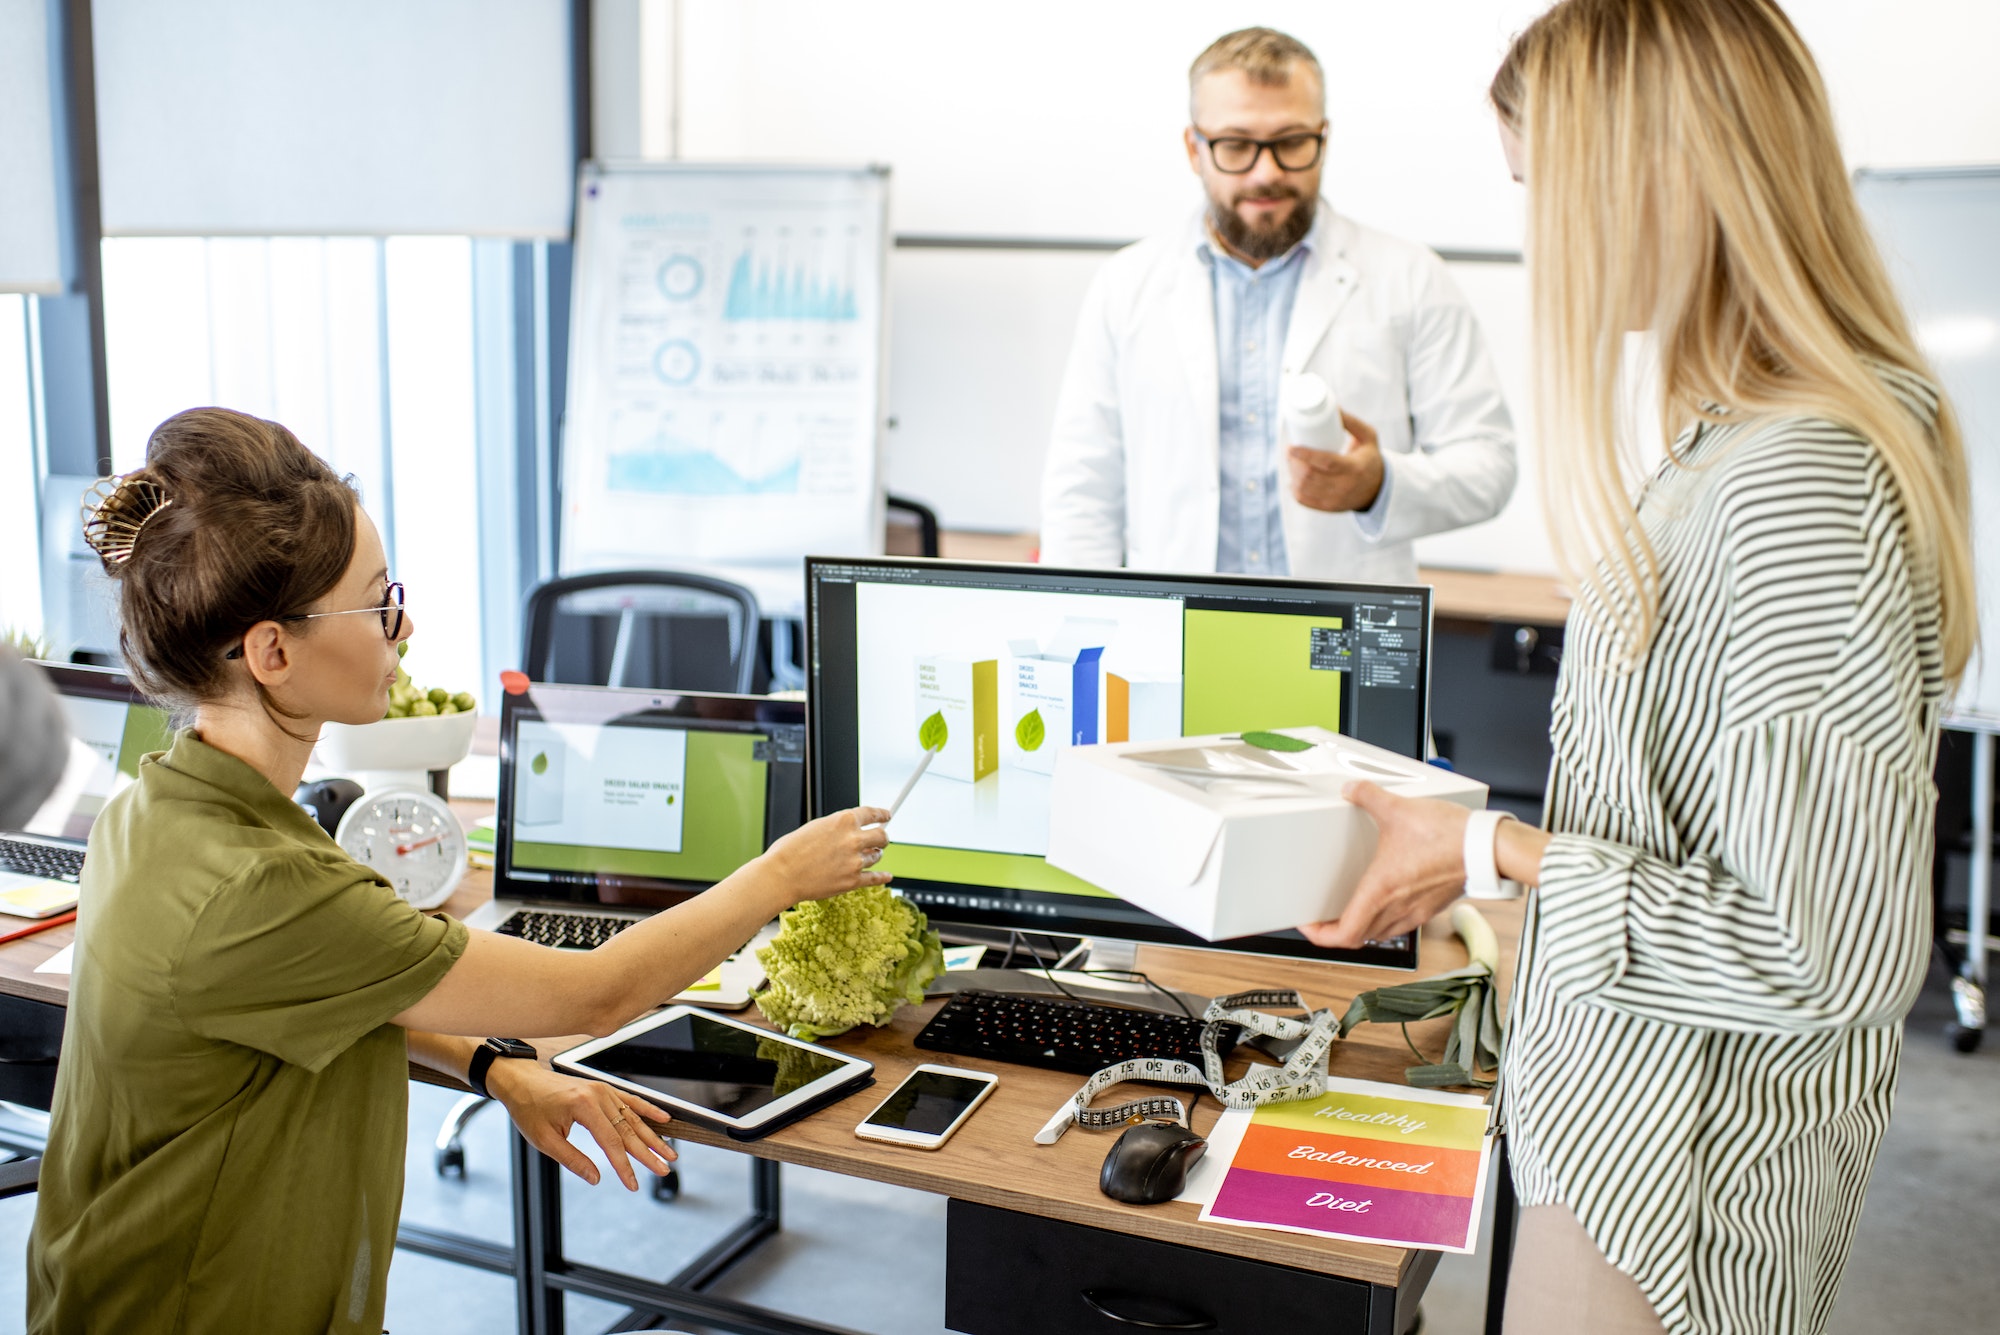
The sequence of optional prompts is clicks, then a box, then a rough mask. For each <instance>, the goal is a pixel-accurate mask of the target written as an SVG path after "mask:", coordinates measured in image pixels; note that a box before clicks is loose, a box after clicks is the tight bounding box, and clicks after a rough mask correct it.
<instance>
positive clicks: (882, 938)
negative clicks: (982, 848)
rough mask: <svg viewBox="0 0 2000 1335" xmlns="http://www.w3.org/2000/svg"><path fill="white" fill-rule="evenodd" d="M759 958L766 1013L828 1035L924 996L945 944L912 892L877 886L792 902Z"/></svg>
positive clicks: (797, 1029)
mask: <svg viewBox="0 0 2000 1335" xmlns="http://www.w3.org/2000/svg"><path fill="white" fill-rule="evenodd" d="M757 961H758V963H760V964H762V965H763V966H764V972H765V974H766V975H767V976H768V977H769V978H770V980H771V982H770V986H768V987H766V988H765V989H764V990H763V991H762V992H759V993H758V994H757V1008H758V1009H759V1010H761V1011H763V1012H764V1018H766V1019H767V1020H769V1021H770V1022H771V1023H772V1024H775V1025H781V1026H783V1028H784V1030H785V1032H786V1033H788V1034H790V1035H791V1036H792V1037H793V1038H805V1039H813V1038H826V1037H829V1036H831V1035H833V1034H844V1033H846V1032H847V1031H848V1030H849V1029H852V1028H853V1027H854V1026H855V1025H857V1024H883V1023H886V1022H887V1021H888V1019H889V1017H890V1016H891V1015H893V1014H895V1013H896V1008H897V1007H898V1006H900V1005H902V1004H903V1003H904V1002H906V1001H908V1002H917V1001H922V1000H923V999H924V988H926V987H927V986H929V985H930V981H931V979H933V978H935V977H937V976H938V974H940V973H942V972H943V971H944V946H943V943H941V942H940V941H939V940H938V934H937V933H936V932H934V931H932V930H931V929H930V923H929V921H928V920H927V919H926V918H925V917H924V915H923V914H922V913H921V912H920V911H919V910H918V909H917V908H916V907H915V906H914V905H912V904H911V903H910V902H909V901H908V900H907V899H904V898H903V897H902V896H901V895H898V894H896V893H895V892H894V891H892V890H891V889H889V887H888V886H886V885H870V886H863V887H862V888H861V889H859V890H850V891H848V892H847V893H846V894H844V895H835V896H834V897H833V898H832V899H820V900H811V901H808V902H807V903H804V904H800V905H799V906H798V907H797V908H793V909H787V910H786V911H785V912H784V913H783V914H782V915H780V916H779V918H778V935H777V937H776V939H774V940H773V941H772V942H771V944H770V945H768V946H765V947H764V948H763V949H762V950H760V951H758V952H757Z"/></svg>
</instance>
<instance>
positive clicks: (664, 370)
mask: <svg viewBox="0 0 2000 1335" xmlns="http://www.w3.org/2000/svg"><path fill="white" fill-rule="evenodd" d="M653 374H654V375H656V376H658V377H659V378H660V381H661V383H662V384H668V385H692V384H693V383H694V378H695V377H696V376H697V375H700V374H701V349H699V348H697V347H695V345H694V344H692V343H690V342H688V341H687V340H686V339H684V338H670V339H668V340H667V341H666V342H664V343H662V344H660V346H659V347H657V348H655V349H653Z"/></svg>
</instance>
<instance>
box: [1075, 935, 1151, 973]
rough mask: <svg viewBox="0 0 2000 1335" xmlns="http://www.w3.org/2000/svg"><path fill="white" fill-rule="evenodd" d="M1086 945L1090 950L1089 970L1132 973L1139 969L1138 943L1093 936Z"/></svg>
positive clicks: (1086, 940)
mask: <svg viewBox="0 0 2000 1335" xmlns="http://www.w3.org/2000/svg"><path fill="white" fill-rule="evenodd" d="M1084 944H1086V945H1087V946H1089V948H1090V963H1089V965H1088V966H1087V967H1089V968H1092V969H1108V970H1116V971H1118V972H1121V973H1130V972H1132V971H1133V970H1134V969H1137V968H1138V967H1139V943H1138V942H1137V941H1114V940H1110V939H1108V938H1105V937H1096V936H1093V937H1088V938H1086V939H1085V943H1084Z"/></svg>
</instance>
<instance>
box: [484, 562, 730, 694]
mask: <svg viewBox="0 0 2000 1335" xmlns="http://www.w3.org/2000/svg"><path fill="white" fill-rule="evenodd" d="M521 620H522V625H523V627H524V639H525V642H526V646H527V647H526V652H525V653H524V654H523V662H522V664H521V667H522V670H523V671H525V672H526V673H527V674H528V676H529V678H530V679H532V680H534V681H550V682H567V683H569V684H571V685H577V686H638V687H642V688H645V687H651V688H653V689H657V690H681V691H733V692H736V693H738V694H743V693H747V692H748V691H749V690H750V688H751V683H752V682H753V681H754V680H755V677H756V670H757V639H758V636H757V632H758V627H759V624H760V621H761V618H760V616H759V614H758V610H757V595H755V594H753V593H751V592H750V590H748V589H746V588H744V587H743V586H742V585H740V584H733V583H731V582H730V581H728V580H726V579H717V578H715V577H713V576H711V575H697V574H693V573H691V572H688V571H681V570H611V571H602V572H599V573H596V574H589V575H567V576H564V577H562V578H559V579H552V580H547V581H544V582H543V583H541V584H538V585H536V586H535V587H534V588H533V589H531V590H529V592H528V599H527V605H526V608H525V610H524V613H523V615H522V618H521Z"/></svg>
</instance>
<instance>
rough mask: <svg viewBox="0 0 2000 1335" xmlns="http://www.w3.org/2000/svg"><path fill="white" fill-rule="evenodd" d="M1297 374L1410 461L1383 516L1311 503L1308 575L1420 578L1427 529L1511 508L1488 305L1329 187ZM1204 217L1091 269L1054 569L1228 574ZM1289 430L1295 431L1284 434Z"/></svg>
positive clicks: (1050, 548)
mask: <svg viewBox="0 0 2000 1335" xmlns="http://www.w3.org/2000/svg"><path fill="white" fill-rule="evenodd" d="M1320 210H1321V214H1320V217H1321V221H1320V224H1319V228H1318V238H1317V243H1316V245H1315V246H1314V248H1313V249H1312V251H1311V252H1310V253H1309V254H1308V255H1307V256H1306V257H1305V266H1306V267H1305V271H1304V273H1303V274H1301V275H1300V278H1299V290H1298V299H1297V301H1296V302H1295V303H1294V305H1293V307H1292V317H1291V324H1290V326H1289V327H1288V330H1287V333H1286V338H1285V352H1284V369H1285V370H1286V371H1287V372H1293V371H1316V372H1318V373H1319V374H1320V375H1321V376H1323V377H1324V378H1325V379H1326V382H1327V384H1328V385H1329V386H1331V387H1332V389H1333V392H1334V396H1335V397H1336V398H1337V399H1338V400H1339V403H1340V406H1341V407H1342V408H1343V409H1345V410H1346V411H1348V412H1349V413H1352V414H1353V415H1355V416H1356V417H1359V418H1361V419H1362V420H1363V421H1365V422H1367V423H1368V424H1369V425H1370V426H1373V427H1374V428H1375V430H1376V433H1377V435H1378V438H1379V439H1380V442H1381V446H1382V458H1383V464H1384V467H1385V468H1386V469H1387V470H1388V471H1389V472H1390V473H1391V474H1393V481H1392V483H1391V484H1390V493H1389V501H1388V505H1387V510H1386V513H1385V514H1384V515H1383V516H1382V525H1381V530H1380V532H1379V533H1378V534H1376V535H1375V536H1373V537H1370V536H1369V535H1368V534H1367V533H1366V532H1365V531H1364V530H1363V528H1362V527H1361V526H1360V525H1359V524H1358V523H1357V521H1356V518H1355V516H1354V515H1353V514H1352V513H1328V512H1326V511H1322V510H1312V509H1308V508H1307V507H1305V506H1303V505H1300V504H1299V503H1298V502H1297V500H1295V499H1293V497H1292V494H1291V488H1290V483H1289V476H1288V474H1287V473H1286V472H1285V471H1284V464H1283V463H1282V461H1281V462H1280V474H1279V477H1280V481H1281V482H1282V483H1284V486H1283V507H1284V508H1283V517H1284V531H1285V550H1286V555H1287V558H1288V561H1289V566H1290V571H1291V573H1292V574H1293V575H1294V576H1297V577H1299V578H1305V579H1332V580H1359V581H1372V582H1387V583H1410V582H1412V581H1414V580H1415V578H1416V574H1417V564H1416V556H1415V553H1414V551H1413V549H1412V546H1411V544H1412V542H1413V541H1414V540H1415V539H1417V538H1420V537H1422V536H1424V535H1425V534H1428V533H1437V532H1441V531H1443V530H1446V529H1452V528H1459V527H1462V526H1464V525H1467V524H1476V523H1478V522H1480V521H1481V520H1485V519H1490V518H1492V517H1493V516H1494V515H1496V514H1498V513H1499V512H1500V510H1501V508H1502V507H1503V506H1505V505H1506V503H1507V498H1508V497H1509V496H1510V495H1511V494H1512V493H1513V490H1514V429H1513V425H1512V422H1511V421H1510V420H1509V418H1508V416H1507V404H1506V401H1505V400H1504V398H1503V397H1502V395H1501V392H1500V381H1499V377H1498V376H1497V375H1496V374H1495V373H1494V370H1493V363H1492V360H1491V359H1490V358H1489V357H1488V356H1487V353H1486V345H1485V342H1484V340H1483V339H1482V338H1481V336H1480V332H1479V325H1478V322H1477V321H1476V320H1475V319H1474V318H1473V314H1472V308H1471V307H1470V306H1469V305H1468V304H1467V303H1466V300H1465V297H1464V296H1463V295H1462V294H1461V293H1460V292H1459V290H1458V286H1457V284H1455V283H1453V282H1452V280H1451V276H1450V274H1448V273H1447V272H1446V271H1445V267H1444V261H1442V260H1441V259H1439V258H1438V257H1437V255H1436V254H1435V253H1433V252H1432V251H1431V250H1429V249H1427V248H1426V247H1424V246H1420V245H1417V244H1415V243H1414V242H1409V241H1403V240H1400V239H1398V238H1396V237H1392V236H1389V235H1387V234H1385V233H1382V232H1377V231H1374V230H1372V229H1370V228H1367V227H1362V226H1360V225H1359V224H1357V223H1355V222H1354V221H1352V220H1351V219H1348V218H1343V217H1341V216H1339V215H1338V214H1336V213H1334V212H1333V211H1332V210H1331V209H1330V208H1329V207H1328V206H1327V204H1326V202H1325V201H1324V200H1321V201H1320ZM1205 234H1206V233H1205V230H1204V224H1203V221H1202V219H1201V218H1200V217H1199V216H1197V217H1196V218H1195V219H1194V220H1193V221H1192V222H1191V224H1190V225H1189V226H1187V227H1186V228H1184V229H1182V230H1181V231H1179V232H1176V233H1174V234H1173V235H1171V236H1164V237H1154V238H1151V239H1148V240H1145V241H1141V242H1139V243H1138V244H1136V245H1133V246H1129V247H1127V248H1126V249H1124V250H1122V251H1120V252H1119V253H1118V254H1117V255H1115V256H1113V257H1112V259H1111V260H1110V262H1109V263H1107V264H1106V265H1105V266H1104V268H1103V270H1102V271H1101V272H1100V273H1099V274H1098V275H1097V278H1096V280H1095V281H1094V282H1093V283H1092V284H1091V287H1090V292H1089V294H1088V295H1087V296H1086V297H1085V298H1084V303H1083V313H1082V315H1081V317H1080V318H1079V319H1078V321H1077V334H1076V343H1075V346H1074V347H1073V349H1072V350H1071V353H1070V359H1069V367H1068V370H1067V372H1066V373H1065V375H1064V377H1063V388H1062V395H1061V397H1060V399H1059V400H1058V402H1057V407H1056V421H1055V431H1054V435H1053V438H1052V439H1051V441H1050V445H1049V454H1048V463H1047V466H1046V469H1045V471H1044V473H1043V484H1042V532H1041V544H1042V560H1043V561H1045V562H1047V563H1048V564H1050V565H1076V566H1118V565H1124V566H1129V567H1131V568H1133V569H1135V570H1161V571H1213V570H1214V569H1215V547H1216V531H1217V527H1218V524H1219V513H1218V507H1219V504H1220V490H1221V484H1220V480H1219V476H1218V471H1217V469H1218V463H1217V452H1218V448H1219V446H1218V438H1219V436H1220V433H1221V426H1220V419H1219V412H1220V410H1219V408H1218V407H1217V397H1218V392H1219V391H1218V388H1217V377H1218V372H1217V367H1216V340H1215V293H1214V286H1213V278H1212V275H1211V274H1210V272H1209V269H1208V266H1207V265H1206V264H1204V263H1203V262H1202V260H1201V258H1200V256H1199V255H1198V254H1197V252H1196V247H1197V246H1198V245H1199V244H1200V242H1201V241H1202V239H1203V238H1204V236H1205ZM1281 438H1282V429H1281Z"/></svg>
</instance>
